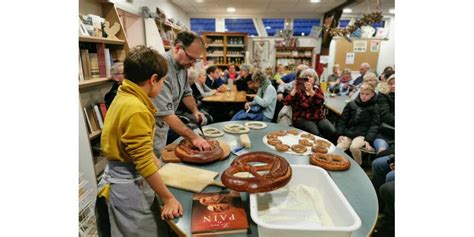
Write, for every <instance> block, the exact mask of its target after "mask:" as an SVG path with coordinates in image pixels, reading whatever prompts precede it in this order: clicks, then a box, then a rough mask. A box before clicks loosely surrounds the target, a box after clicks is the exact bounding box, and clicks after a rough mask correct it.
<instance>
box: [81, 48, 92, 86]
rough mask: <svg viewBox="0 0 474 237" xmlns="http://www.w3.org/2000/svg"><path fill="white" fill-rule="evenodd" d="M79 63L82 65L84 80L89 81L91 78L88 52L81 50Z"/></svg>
mask: <svg viewBox="0 0 474 237" xmlns="http://www.w3.org/2000/svg"><path fill="white" fill-rule="evenodd" d="M80 52H81V63H82V72H83V74H84V79H85V80H87V79H90V78H91V77H92V76H91V63H90V58H89V50H87V49H81V50H80Z"/></svg>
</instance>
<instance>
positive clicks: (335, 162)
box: [309, 153, 351, 170]
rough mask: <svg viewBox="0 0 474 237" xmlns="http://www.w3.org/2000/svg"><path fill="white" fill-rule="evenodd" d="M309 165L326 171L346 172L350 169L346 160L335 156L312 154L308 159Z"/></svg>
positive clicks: (349, 163)
mask: <svg viewBox="0 0 474 237" xmlns="http://www.w3.org/2000/svg"><path fill="white" fill-rule="evenodd" d="M309 163H311V164H312V165H316V166H319V167H321V168H324V169H326V170H347V169H349V168H350V167H351V162H350V161H349V160H348V159H346V158H345V157H343V156H340V155H335V154H322V153H313V154H312V155H311V156H310V158H309Z"/></svg>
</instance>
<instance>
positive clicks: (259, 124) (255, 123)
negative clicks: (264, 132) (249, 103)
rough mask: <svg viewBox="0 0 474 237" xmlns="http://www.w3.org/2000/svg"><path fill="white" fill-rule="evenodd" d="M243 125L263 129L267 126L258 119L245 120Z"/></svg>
mask: <svg viewBox="0 0 474 237" xmlns="http://www.w3.org/2000/svg"><path fill="white" fill-rule="evenodd" d="M245 127H248V128H251V129H264V128H266V127H267V124H266V123H264V122H260V121H252V122H246V123H245Z"/></svg>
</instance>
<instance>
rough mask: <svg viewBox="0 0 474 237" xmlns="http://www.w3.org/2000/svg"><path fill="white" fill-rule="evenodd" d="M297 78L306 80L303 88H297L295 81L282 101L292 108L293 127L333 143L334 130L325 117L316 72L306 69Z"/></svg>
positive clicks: (322, 96) (322, 95)
mask: <svg viewBox="0 0 474 237" xmlns="http://www.w3.org/2000/svg"><path fill="white" fill-rule="evenodd" d="M299 78H306V79H307V81H306V82H305V83H304V87H303V88H298V85H297V84H298V81H297V82H296V83H294V84H293V89H292V90H291V91H290V93H289V94H288V95H287V96H286V97H285V99H284V100H283V104H285V105H289V106H291V108H292V111H293V118H292V122H293V126H294V127H296V128H299V129H301V130H304V131H307V132H309V133H312V134H315V135H317V136H321V137H324V138H326V139H328V140H330V141H331V142H335V139H336V128H335V127H334V125H333V124H332V123H331V122H330V121H329V120H328V119H327V118H326V116H325V113H324V94H323V92H322V91H321V89H320V88H319V86H318V85H319V78H318V75H317V74H316V71H315V70H314V69H312V68H308V69H306V70H304V71H302V72H301V74H300V75H299ZM297 80H300V79H297ZM321 133H322V135H321Z"/></svg>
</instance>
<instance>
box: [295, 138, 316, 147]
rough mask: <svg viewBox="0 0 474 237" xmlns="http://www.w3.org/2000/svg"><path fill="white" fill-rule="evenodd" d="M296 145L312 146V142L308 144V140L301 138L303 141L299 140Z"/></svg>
mask: <svg viewBox="0 0 474 237" xmlns="http://www.w3.org/2000/svg"><path fill="white" fill-rule="evenodd" d="M298 143H299V144H300V145H303V146H313V143H312V142H310V141H309V140H308V139H304V138H303V139H300V140H299V141H298Z"/></svg>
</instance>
